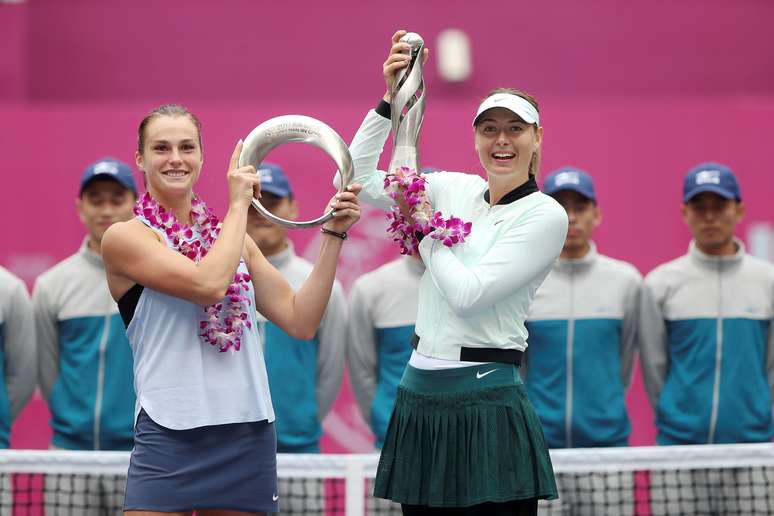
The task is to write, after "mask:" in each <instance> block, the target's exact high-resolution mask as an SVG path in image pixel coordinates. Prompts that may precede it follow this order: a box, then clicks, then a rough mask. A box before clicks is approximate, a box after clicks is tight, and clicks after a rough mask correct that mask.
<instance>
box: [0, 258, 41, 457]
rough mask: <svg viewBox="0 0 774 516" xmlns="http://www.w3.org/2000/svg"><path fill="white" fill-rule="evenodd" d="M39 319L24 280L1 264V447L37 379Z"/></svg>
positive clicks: (7, 439)
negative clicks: (36, 334) (37, 322)
mask: <svg viewBox="0 0 774 516" xmlns="http://www.w3.org/2000/svg"><path fill="white" fill-rule="evenodd" d="M35 351H36V348H35V323H34V320H33V317H32V304H31V303H30V297H29V295H28V294H27V287H26V286H25V285H24V282H22V280H20V279H19V278H17V277H16V276H14V275H13V274H11V273H10V272H8V271H7V270H6V269H4V268H3V267H0V366H2V367H0V448H8V445H9V437H10V434H11V423H12V422H13V420H14V419H16V416H18V415H19V413H20V412H21V411H22V409H23V408H24V406H25V405H26V404H27V402H28V401H29V399H30V397H31V396H32V393H33V391H34V390H35V384H36V383H37V382H36V380H37V370H36V353H35Z"/></svg>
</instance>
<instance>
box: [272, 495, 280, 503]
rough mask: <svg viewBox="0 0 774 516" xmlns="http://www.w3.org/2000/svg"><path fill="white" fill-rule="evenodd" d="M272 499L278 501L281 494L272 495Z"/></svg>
mask: <svg viewBox="0 0 774 516" xmlns="http://www.w3.org/2000/svg"><path fill="white" fill-rule="evenodd" d="M271 500H272V501H273V502H276V501H277V500H279V496H278V495H271Z"/></svg>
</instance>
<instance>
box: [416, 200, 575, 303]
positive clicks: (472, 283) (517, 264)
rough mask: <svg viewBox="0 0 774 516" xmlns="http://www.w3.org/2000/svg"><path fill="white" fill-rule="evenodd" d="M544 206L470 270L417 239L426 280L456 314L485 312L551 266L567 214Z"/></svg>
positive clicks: (444, 249) (448, 252) (439, 245)
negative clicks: (425, 268)
mask: <svg viewBox="0 0 774 516" xmlns="http://www.w3.org/2000/svg"><path fill="white" fill-rule="evenodd" d="M545 206H546V208H539V209H535V210H533V212H532V213H530V214H529V215H527V216H526V220H523V221H520V222H518V223H517V224H514V225H513V226H512V227H511V228H509V229H508V230H507V231H506V232H505V233H504V234H503V235H501V236H500V237H499V238H498V241H497V243H496V244H495V245H493V246H492V248H491V249H490V250H489V251H488V252H487V253H486V254H485V255H484V256H483V257H482V258H481V260H480V261H479V262H478V263H477V264H476V265H475V266H472V267H469V266H467V265H465V264H464V263H463V262H462V261H461V260H460V259H459V258H457V256H456V255H455V254H454V253H453V252H452V251H451V249H449V248H448V247H445V246H444V245H443V244H442V243H441V242H439V241H438V240H433V239H430V238H425V239H423V240H422V243H421V244H420V245H419V252H420V254H421V255H422V260H423V261H424V262H425V265H426V266H427V270H428V272H429V273H430V277H431V278H432V280H433V283H434V284H435V286H436V287H437V288H438V290H439V291H440V292H441V294H443V296H444V298H445V299H446V302H448V303H449V305H450V306H451V308H452V309H453V310H454V311H455V312H456V313H457V314H458V315H460V316H463V317H464V316H466V315H468V314H472V313H475V312H479V311H481V310H486V309H487V308H489V307H491V306H493V305H495V304H497V303H498V302H499V301H502V300H503V299H505V298H507V297H509V296H511V295H512V294H513V293H514V292H515V291H517V290H518V289H520V288H522V287H523V286H525V285H526V284H528V283H529V282H530V281H532V280H533V279H534V278H535V277H536V276H537V275H539V274H540V273H541V271H544V270H547V269H548V268H550V267H551V266H552V265H553V263H554V260H555V259H556V257H557V256H559V252H560V251H561V250H562V245H563V243H564V239H565V237H566V235H567V214H566V213H565V211H564V210H563V209H562V208H561V206H559V205H558V204H556V205H555V206H554V205H545Z"/></svg>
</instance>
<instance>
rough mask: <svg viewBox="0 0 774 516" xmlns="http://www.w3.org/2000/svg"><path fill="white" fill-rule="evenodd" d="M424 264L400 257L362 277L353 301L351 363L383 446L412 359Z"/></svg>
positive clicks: (362, 404)
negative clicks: (405, 371) (398, 392)
mask: <svg viewBox="0 0 774 516" xmlns="http://www.w3.org/2000/svg"><path fill="white" fill-rule="evenodd" d="M424 271H425V266H424V265H423V264H422V262H421V261H420V260H418V259H415V258H410V257H408V256H404V257H401V258H399V259H397V260H394V261H392V262H389V263H387V264H385V265H382V266H381V267H379V268H377V269H375V270H373V271H371V272H368V273H366V274H363V275H362V276H361V277H360V278H358V279H357V281H356V282H355V283H354V285H353V286H352V291H351V293H350V300H349V331H348V332H347V361H348V363H349V378H350V382H351V383H352V390H353V392H354V394H355V399H356V400H357V403H358V407H359V408H360V412H361V414H362V415H363V417H364V418H365V420H366V421H367V422H368V423H369V426H370V428H371V431H372V432H373V434H374V437H375V439H376V443H375V445H376V447H377V448H380V449H381V447H382V445H383V444H384V437H385V434H386V433H387V423H389V421H390V415H391V414H392V408H393V406H394V405H395V397H396V395H397V391H398V384H399V383H400V379H401V377H402V376H403V370H404V369H405V368H406V364H407V363H408V361H409V358H411V351H412V349H413V348H412V347H411V338H412V337H413V335H414V325H415V324H416V321H417V301H418V297H419V296H418V289H419V280H420V278H421V277H422V274H423V273H424Z"/></svg>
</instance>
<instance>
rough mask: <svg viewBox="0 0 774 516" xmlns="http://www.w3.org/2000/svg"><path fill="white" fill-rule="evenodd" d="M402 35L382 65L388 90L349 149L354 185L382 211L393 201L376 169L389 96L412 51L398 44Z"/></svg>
mask: <svg viewBox="0 0 774 516" xmlns="http://www.w3.org/2000/svg"><path fill="white" fill-rule="evenodd" d="M405 34H406V31H405V30H399V31H397V32H396V33H395V34H393V35H392V42H391V47H390V52H389V54H388V55H387V60H386V61H385V62H384V63H383V64H382V75H383V77H384V82H385V85H386V87H387V90H386V92H385V94H384V96H383V97H382V101H381V102H380V103H379V105H378V106H377V107H376V109H372V110H370V111H369V112H368V114H366V117H365V120H363V123H362V124H361V125H360V128H359V129H358V130H357V133H355V137H354V138H353V139H352V144H351V145H350V147H349V152H350V154H351V155H352V164H353V166H354V169H355V177H354V180H353V182H355V183H358V184H361V185H363V191H362V193H361V196H360V197H361V199H362V200H363V201H364V202H366V203H368V204H371V205H373V206H375V207H377V208H380V209H382V210H389V209H390V207H391V206H392V204H393V201H392V199H390V197H389V196H388V195H386V194H385V193H384V174H385V173H384V171H381V170H379V168H378V167H379V157H380V156H381V154H382V150H383V149H384V143H385V142H386V141H387V137H388V136H389V134H390V128H391V125H390V92H391V91H392V86H393V83H394V82H395V74H396V73H397V72H398V71H399V70H401V69H403V68H405V67H406V66H408V64H409V62H410V61H411V56H410V55H409V54H408V51H409V50H410V48H411V47H410V46H409V44H408V43H403V42H401V41H400V38H402V37H403V36H404V35H405ZM428 55H429V50H428V49H427V48H425V49H424V53H423V57H422V58H423V60H424V62H427V58H428ZM333 184H334V186H335V187H336V188H339V186H340V185H341V176H340V175H339V173H338V172H337V173H336V176H335V177H334V180H333Z"/></svg>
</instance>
